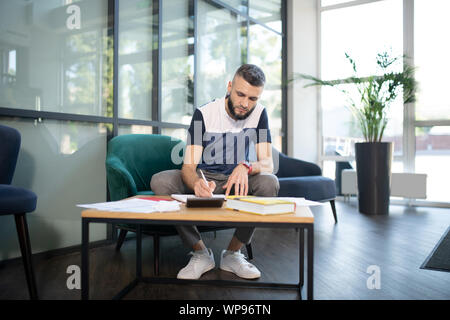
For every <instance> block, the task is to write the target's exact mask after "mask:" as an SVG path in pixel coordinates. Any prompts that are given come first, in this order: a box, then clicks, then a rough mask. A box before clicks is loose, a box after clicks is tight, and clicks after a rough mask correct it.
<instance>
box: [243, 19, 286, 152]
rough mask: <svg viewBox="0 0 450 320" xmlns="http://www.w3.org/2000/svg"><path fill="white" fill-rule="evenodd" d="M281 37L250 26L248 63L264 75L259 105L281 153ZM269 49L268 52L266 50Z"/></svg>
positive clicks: (255, 26) (266, 30) (255, 25)
mask: <svg viewBox="0 0 450 320" xmlns="http://www.w3.org/2000/svg"><path fill="white" fill-rule="evenodd" d="M281 46H282V39H281V36H280V35H278V34H276V33H274V32H272V31H269V30H268V29H266V28H264V27H262V26H260V25H258V24H250V33H249V63H252V64H255V65H257V66H259V67H260V68H261V69H262V70H263V71H264V74H265V75H266V85H265V86H264V91H263V93H262V96H261V101H260V102H261V104H263V105H264V106H265V107H266V110H267V115H268V116H269V125H270V132H271V135H272V144H273V145H274V146H275V147H276V148H277V149H278V150H279V151H281V147H282V131H281V124H282V120H281V99H282V92H281V77H282V70H281V65H282V63H281ZM268 48H270V50H269V49H268Z"/></svg>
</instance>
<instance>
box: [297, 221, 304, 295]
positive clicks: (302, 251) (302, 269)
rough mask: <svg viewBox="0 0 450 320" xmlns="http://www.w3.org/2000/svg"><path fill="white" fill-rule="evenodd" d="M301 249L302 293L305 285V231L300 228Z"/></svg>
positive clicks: (300, 282)
mask: <svg viewBox="0 0 450 320" xmlns="http://www.w3.org/2000/svg"><path fill="white" fill-rule="evenodd" d="M298 245H299V249H300V256H299V266H300V274H299V287H300V291H301V290H302V287H303V284H304V275H305V230H304V229H303V227H301V228H300V231H299V242H298Z"/></svg>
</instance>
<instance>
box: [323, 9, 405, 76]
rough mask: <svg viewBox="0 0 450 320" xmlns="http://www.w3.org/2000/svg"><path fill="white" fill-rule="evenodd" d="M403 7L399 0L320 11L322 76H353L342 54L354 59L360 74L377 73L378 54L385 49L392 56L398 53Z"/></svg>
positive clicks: (401, 33) (398, 54)
mask: <svg viewBox="0 0 450 320" xmlns="http://www.w3.org/2000/svg"><path fill="white" fill-rule="evenodd" d="M402 8H403V7H402V1H379V2H374V3H369V4H364V5H359V6H353V7H349V8H341V9H336V10H329V11H324V12H322V19H321V21H322V24H321V28H322V41H321V46H322V49H321V52H322V60H321V64H322V77H323V78H324V79H339V78H346V77H349V76H351V75H353V70H352V67H351V65H350V63H349V62H348V60H347V59H346V58H345V53H348V54H349V55H350V56H351V57H352V58H353V59H354V60H355V62H356V65H357V70H358V74H359V75H360V76H368V75H373V74H376V73H377V64H376V60H375V59H376V55H377V54H378V53H381V52H383V51H388V52H391V56H392V57H397V56H401V55H402V54H403V22H402V12H403V11H402V10H403V9H402ZM380 17H383V23H380Z"/></svg>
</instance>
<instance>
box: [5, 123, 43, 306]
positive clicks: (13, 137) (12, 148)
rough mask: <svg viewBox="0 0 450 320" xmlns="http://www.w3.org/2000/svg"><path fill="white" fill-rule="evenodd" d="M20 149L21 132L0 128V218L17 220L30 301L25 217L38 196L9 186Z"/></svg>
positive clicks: (33, 295)
mask: <svg viewBox="0 0 450 320" xmlns="http://www.w3.org/2000/svg"><path fill="white" fill-rule="evenodd" d="M19 149H20V133H19V131H17V130H16V129H13V128H10V127H7V126H3V125H0V216H2V215H10V214H13V215H14V218H15V221H16V228H17V235H18V237H19V244H20V251H21V254H22V260H23V264H24V267H25V275H26V279H27V284H28V292H29V294H30V298H31V299H33V300H36V299H38V295H37V290H36V281H35V277H34V270H33V263H32V256H31V245H30V237H29V235H28V225H27V220H26V217H25V214H26V213H27V212H32V211H34V209H36V201H37V197H36V194H34V193H33V192H32V191H29V190H27V189H24V188H19V187H14V186H11V181H12V178H13V175H14V170H15V168H16V163H17V157H18V155H19Z"/></svg>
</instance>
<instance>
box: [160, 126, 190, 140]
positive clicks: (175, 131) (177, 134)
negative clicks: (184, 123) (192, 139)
mask: <svg viewBox="0 0 450 320" xmlns="http://www.w3.org/2000/svg"><path fill="white" fill-rule="evenodd" d="M161 134H162V135H165V136H169V137H173V138H176V139H180V140H181V141H183V142H186V139H187V129H184V128H161Z"/></svg>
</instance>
